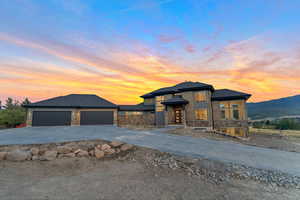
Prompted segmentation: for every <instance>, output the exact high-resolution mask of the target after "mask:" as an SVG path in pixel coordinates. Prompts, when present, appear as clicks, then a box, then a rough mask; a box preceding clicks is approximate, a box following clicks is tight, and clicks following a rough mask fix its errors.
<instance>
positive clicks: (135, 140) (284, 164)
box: [0, 126, 300, 176]
mask: <svg viewBox="0 0 300 200" xmlns="http://www.w3.org/2000/svg"><path fill="white" fill-rule="evenodd" d="M162 131H164V129H157V130H152V131H133V130H129V129H125V128H118V127H115V126H75V127H32V128H22V129H7V130H0V145H9V144H44V143H55V142H66V141H79V140H91V139H103V140H110V141H111V140H120V141H123V142H126V143H130V144H134V145H139V146H143V147H149V148H153V149H158V150H160V151H164V152H169V153H174V154H178V155H187V156H193V157H197V158H207V159H212V160H218V161H222V162H230V163H236V164H242V165H246V166H250V167H255V168H261V169H269V170H277V171H281V172H286V173H289V174H292V175H297V176H300V154H299V153H294V152H285V151H279V150H273V149H265V148H259V147H253V146H247V145H242V144H237V143H233V142H227V141H215V140H209V139H203V138H192V137H187V136H176V135H170V134H166V133H162Z"/></svg>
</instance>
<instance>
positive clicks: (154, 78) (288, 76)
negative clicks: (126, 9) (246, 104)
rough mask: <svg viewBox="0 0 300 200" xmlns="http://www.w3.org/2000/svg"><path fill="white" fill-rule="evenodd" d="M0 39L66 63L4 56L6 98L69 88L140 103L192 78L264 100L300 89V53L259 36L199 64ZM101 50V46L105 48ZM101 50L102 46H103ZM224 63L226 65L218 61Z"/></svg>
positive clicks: (1, 83) (0, 78)
mask: <svg viewBox="0 0 300 200" xmlns="http://www.w3.org/2000/svg"><path fill="white" fill-rule="evenodd" d="M0 40H4V41H6V42H10V43H12V44H14V45H17V46H22V47H25V48H30V49H34V50H36V51H39V52H43V53H46V54H48V55H51V56H55V57H57V58H58V59H60V60H62V61H64V63H66V64H61V63H60V64H57V63H47V62H41V61H39V62H38V61H34V60H28V59H23V58H16V59H14V60H9V61H4V60H2V61H0V70H1V72H2V73H1V75H0V90H1V91H5V92H4V93H2V94H1V97H0V98H2V99H3V98H5V97H7V96H15V97H18V98H21V97H25V96H28V97H30V98H31V99H33V100H40V99H44V98H48V97H51V96H57V95H65V94H69V93H93V94H98V95H100V96H103V97H104V98H107V99H109V100H111V101H113V102H115V103H119V104H126V103H138V102H139V101H141V99H140V98H139V96H140V95H142V94H144V93H146V92H149V91H152V90H154V89H158V88H160V87H166V86H170V85H173V84H176V83H178V82H181V81H185V80H191V81H200V82H207V83H210V84H213V85H214V86H215V87H216V88H231V89H236V90H241V91H244V92H249V93H251V94H253V97H252V98H251V101H261V100H267V99H272V98H278V97H282V96H289V95H294V94H299V93H300V92H299V91H300V86H299V85H298V84H297V83H299V80H300V76H299V75H298V74H300V69H299V68H295V67H294V66H299V64H300V57H299V56H298V57H297V56H294V55H293V54H290V52H279V51H272V50H270V49H268V48H265V47H264V43H263V42H261V41H260V40H259V39H257V38H251V39H249V40H245V41H240V42H234V43H231V44H229V45H228V46H226V47H224V48H222V49H220V50H218V51H216V52H214V53H212V54H209V56H208V57H200V56H199V62H195V63H196V64H195V65H194V66H182V65H178V64H176V63H177V62H176V60H170V59H168V58H166V57H161V56H158V55H155V54H150V53H149V52H147V53H132V52H129V51H123V52H120V51H115V52H112V53H111V54H110V55H108V56H107V55H106V56H105V57H102V56H101V53H97V54H95V53H94V52H89V51H85V50H83V49H80V48H78V47H75V46H71V45H66V44H62V43H59V42H57V41H51V42H50V41H29V40H25V39H20V38H16V37H13V36H7V35H5V34H0ZM100 50H101V49H100ZM99 52H101V51H99ZM216 64H218V65H220V68H215V67H214V66H215V65H216Z"/></svg>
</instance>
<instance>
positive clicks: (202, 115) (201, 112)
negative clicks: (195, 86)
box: [195, 109, 207, 120]
mask: <svg viewBox="0 0 300 200" xmlns="http://www.w3.org/2000/svg"><path fill="white" fill-rule="evenodd" d="M195 115H196V120H207V109H197V110H195Z"/></svg>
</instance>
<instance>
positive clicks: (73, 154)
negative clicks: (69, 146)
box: [63, 153, 76, 158]
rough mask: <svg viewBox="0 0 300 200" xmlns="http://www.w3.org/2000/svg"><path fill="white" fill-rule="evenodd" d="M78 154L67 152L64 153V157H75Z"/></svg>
mask: <svg viewBox="0 0 300 200" xmlns="http://www.w3.org/2000/svg"><path fill="white" fill-rule="evenodd" d="M75 156H76V154H75V153H66V154H63V157H65V158H74V157H75Z"/></svg>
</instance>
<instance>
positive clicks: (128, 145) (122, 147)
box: [121, 144, 133, 151]
mask: <svg viewBox="0 0 300 200" xmlns="http://www.w3.org/2000/svg"><path fill="white" fill-rule="evenodd" d="M132 148H133V145H132V144H123V145H122V146H121V151H128V150H131V149H132Z"/></svg>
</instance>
